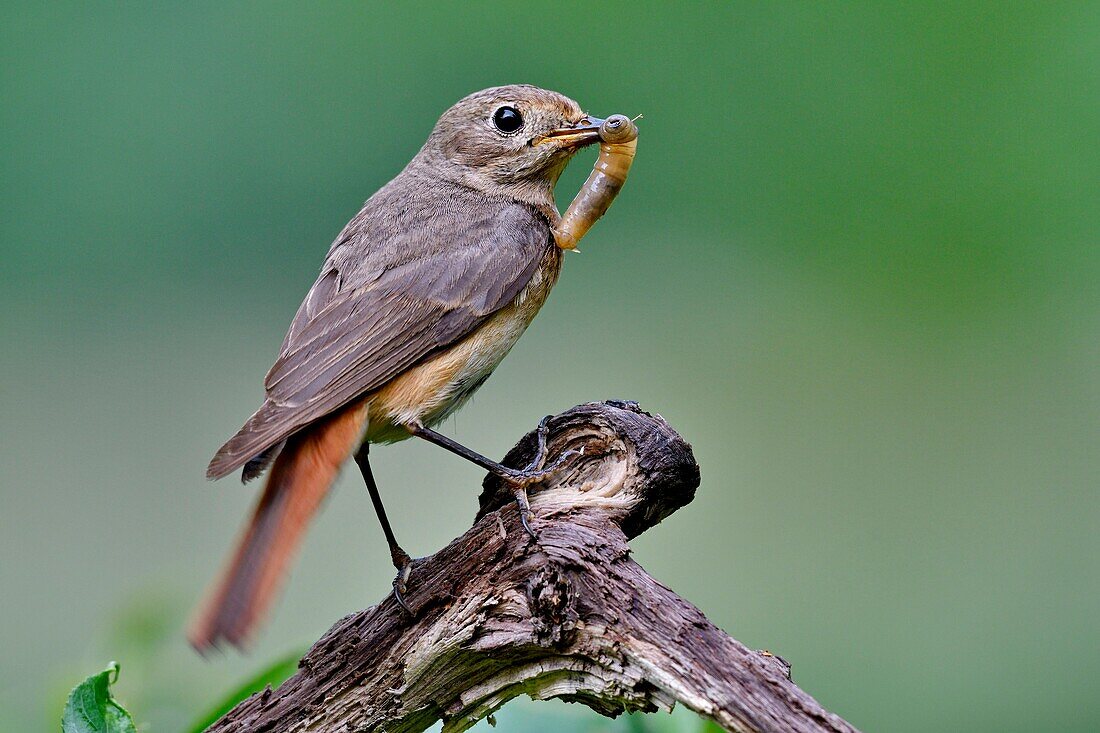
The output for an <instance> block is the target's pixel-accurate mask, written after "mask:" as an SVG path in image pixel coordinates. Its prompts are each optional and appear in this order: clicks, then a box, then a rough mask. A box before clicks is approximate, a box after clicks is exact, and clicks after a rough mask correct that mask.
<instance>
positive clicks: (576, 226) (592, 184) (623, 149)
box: [554, 115, 638, 249]
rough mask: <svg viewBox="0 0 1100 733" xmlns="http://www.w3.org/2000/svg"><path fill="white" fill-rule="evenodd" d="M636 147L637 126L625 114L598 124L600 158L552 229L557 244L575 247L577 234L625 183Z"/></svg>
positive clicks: (579, 234) (580, 232)
mask: <svg viewBox="0 0 1100 733" xmlns="http://www.w3.org/2000/svg"><path fill="white" fill-rule="evenodd" d="M637 147H638V126H637V125H635V124H634V122H633V121H631V120H630V119H628V118H627V117H625V116H623V115H611V116H610V117H608V118H607V119H606V120H605V121H604V123H603V124H602V125H600V157H599V158H597V159H596V164H595V165H594V166H592V172H591V173H590V174H589V175H588V180H587V181H585V182H584V185H583V186H581V190H580V191H578V192H577V195H576V196H575V197H573V201H572V202H571V203H570V204H569V208H568V209H566V211H565V214H563V215H562V217H561V221H560V222H558V225H557V227H555V228H554V240H555V241H556V242H557V243H558V246H559V247H561V248H562V249H576V247H577V242H579V241H580V240H581V237H583V236H584V235H585V234H586V233H587V232H588V230H589V229H591V228H592V225H593V224H595V223H596V220H597V219H599V218H600V217H601V216H603V215H604V213H605V212H606V211H607V210H608V208H610V206H611V202H612V201H614V200H615V197H616V196H617V195H618V194H619V189H621V188H622V187H623V184H624V183H626V175H627V173H628V172H629V171H630V164H631V163H633V162H634V151H635V150H636V149H637Z"/></svg>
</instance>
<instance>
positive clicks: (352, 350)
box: [207, 204, 552, 478]
mask: <svg viewBox="0 0 1100 733" xmlns="http://www.w3.org/2000/svg"><path fill="white" fill-rule="evenodd" d="M481 210H482V214H480V215H472V216H471V213H470V211H469V209H466V210H465V211H457V210H455V211H445V212H439V211H436V212H433V213H434V216H431V217H425V221H426V223H425V225H424V226H421V227H412V228H408V229H406V230H405V231H403V232H402V233H399V234H391V235H389V236H387V237H385V241H383V242H375V241H372V239H373V238H374V237H375V236H376V235H373V234H372V228H371V227H370V226H369V222H366V223H365V224H364V223H363V222H360V224H361V225H360V226H356V221H355V220H353V221H352V223H351V224H349V226H348V228H347V229H345V233H344V234H342V235H341V238H338V239H337V241H336V242H335V243H334V245H333V247H332V250H330V252H329V256H328V258H327V259H326V261H325V266H324V267H323V268H322V271H321V275H320V277H318V279H317V281H316V282H315V283H314V285H313V287H312V288H311V290H310V292H309V294H308V295H307V296H306V299H305V301H304V302H303V303H302V306H301V308H299V310H298V314H297V315H296V316H295V318H294V321H293V323H292V324H291V327H290V330H289V331H288V333H287V337H286V340H285V341H284V343H283V348H282V350H281V352H280V354H279V357H278V359H277V360H276V361H275V364H274V366H272V368H271V371H270V372H269V373H268V375H267V378H266V380H265V382H264V385H265V387H266V390H267V394H266V399H265V400H264V404H263V405H262V406H261V407H260V409H259V410H258V411H257V412H256V414H254V415H253V416H252V417H251V418H250V419H249V420H248V422H247V423H245V425H244V427H242V428H241V430H240V431H239V432H238V433H237V434H236V435H235V436H233V438H232V439H230V440H229V441H228V442H227V443H226V444H225V445H224V446H222V448H221V449H220V450H219V451H218V453H217V454H216V455H215V456H214V459H213V460H212V461H211V462H210V466H209V467H208V469H207V476H208V477H209V478H220V477H222V476H225V475H226V474H228V473H230V472H232V471H233V470H235V469H237V468H239V467H240V466H241V465H243V464H244V463H245V462H246V461H248V460H249V459H250V458H252V457H253V456H255V455H257V454H258V453H260V452H261V451H263V450H265V449H266V448H268V447H269V446H271V445H274V444H276V443H278V442H279V441H281V440H284V439H285V438H286V437H288V436H289V435H291V434H292V433H294V432H295V431H297V430H299V429H300V428H302V427H303V426H305V425H307V424H308V423H310V422H312V421H314V420H316V419H318V418H320V417H322V416H324V415H326V414H328V413H330V412H332V411H333V410H336V409H338V408H339V407H342V406H343V405H346V404H348V403H349V402H351V401H352V400H354V399H355V398H356V397H359V396H360V395H363V394H365V393H367V392H370V391H371V390H373V389H377V388H378V387H380V386H382V385H383V384H385V383H386V382H387V381H389V380H390V379H392V378H393V377H395V376H397V375H398V374H400V373H401V372H403V371H405V370H406V369H408V368H409V367H411V366H413V365H415V364H416V363H417V362H418V361H420V360H422V359H423V358H425V357H426V356H428V355H430V354H432V353H433V352H435V351H437V350H439V349H441V348H444V347H446V346H448V345H450V344H453V343H455V342H456V341H458V340H460V339H461V338H463V337H464V336H466V335H467V334H469V333H470V332H471V331H473V330H474V329H475V328H477V326H478V325H480V324H481V323H482V322H483V321H484V320H485V318H486V317H488V316H489V315H490V314H492V313H493V312H494V311H496V310H498V309H500V308H501V307H503V306H504V305H506V304H508V303H509V302H510V301H512V299H514V298H515V297H516V296H517V295H518V294H519V292H520V291H521V290H522V289H523V287H524V286H525V285H526V284H527V283H528V282H529V281H530V280H531V277H532V276H533V275H534V272H535V270H536V269H537V267H538V265H539V263H540V262H541V260H542V258H543V256H544V255H545V253H546V248H547V247H549V246H552V244H551V240H550V235H549V227H548V225H547V223H546V220H545V219H544V218H542V217H541V215H539V214H537V213H536V212H534V211H533V210H531V209H529V208H527V207H525V206H521V205H518V204H507V205H501V206H493V207H481ZM364 215H369V211H368V209H364V212H362V213H361V214H360V217H362V216H364ZM357 218H359V217H357Z"/></svg>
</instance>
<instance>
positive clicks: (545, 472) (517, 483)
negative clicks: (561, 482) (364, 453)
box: [405, 415, 576, 539]
mask: <svg viewBox="0 0 1100 733" xmlns="http://www.w3.org/2000/svg"><path fill="white" fill-rule="evenodd" d="M549 420H550V415H547V416H546V417H544V418H543V419H542V421H541V422H540V423H539V427H538V431H537V435H538V450H537V452H536V454H535V457H534V459H533V460H532V461H531V462H530V463H528V464H527V466H526V467H524V468H509V467H508V466H504V465H501V464H500V463H497V462H496V461H494V460H492V459H490V458H486V457H485V456H483V455H481V454H480V453H478V452H476V451H473V450H470V449H469V448H467V447H466V446H464V445H462V444H461V443H458V442H457V441H454V440H452V439H451V438H448V437H447V436H446V435H442V434H440V433H437V432H436V431H434V430H432V429H431V428H429V427H427V426H425V425H423V424H421V423H411V424H409V425H406V426H405V428H406V429H407V430H408V431H409V432H410V433H412V434H413V435H415V436H416V437H418V438H423V439H424V440H426V441H428V442H429V443H435V444H436V445H438V446H440V447H441V448H445V449H446V450H449V451H450V452H451V453H454V454H455V455H456V456H461V457H462V458H465V459H466V460H467V461H470V462H471V463H474V464H476V465H478V466H481V467H482V468H484V469H485V470H486V471H488V472H489V473H491V474H493V475H494V476H498V477H500V478H502V479H503V480H505V481H507V482H508V484H509V485H511V487H512V493H513V494H514V495H515V497H516V506H517V507H518V508H519V518H520V522H521V523H522V524H523V528H524V529H525V530H526V531H527V534H529V535H530V536H531V538H532V539H538V538H537V537H535V533H534V531H533V530H532V529H531V524H530V520H531V505H530V503H529V502H528V501H527V487H528V486H530V485H531V484H534V483H538V482H539V481H542V480H543V479H545V478H546V477H547V476H549V475H550V474H552V473H553V472H554V471H556V470H557V469H558V468H560V467H561V465H562V464H563V463H565V461H566V460H567V459H568V458H569V457H570V456H572V455H574V454H575V452H576V451H571V450H570V451H566V452H565V453H563V454H562V455H561V456H559V457H558V459H557V460H556V461H554V462H553V463H552V464H551V465H550V466H546V458H547V454H548V449H547V445H546V437H547V435H548V434H549V432H550V428H549Z"/></svg>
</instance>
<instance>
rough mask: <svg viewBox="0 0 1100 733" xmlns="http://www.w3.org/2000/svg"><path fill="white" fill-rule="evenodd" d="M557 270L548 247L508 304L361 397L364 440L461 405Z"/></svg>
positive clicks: (396, 435)
mask: <svg viewBox="0 0 1100 733" xmlns="http://www.w3.org/2000/svg"><path fill="white" fill-rule="evenodd" d="M560 270H561V252H560V250H558V248H557V247H550V248H548V250H547V254H546V256H545V257H544V258H543V261H542V262H541V263H540V265H539V267H538V269H536V270H535V273H534V275H533V276H532V277H531V281H530V282H529V283H528V284H527V285H526V286H525V287H524V288H523V290H521V291H520V292H519V294H518V295H517V296H516V297H515V298H514V299H513V300H512V302H511V303H509V304H508V305H506V306H505V307H503V308H501V309H500V310H498V311H496V312H495V313H493V314H492V315H490V316H489V317H488V318H487V319H486V320H485V321H483V322H482V323H481V324H480V325H479V326H478V327H477V328H475V329H474V330H473V331H472V332H471V333H469V334H468V335H467V336H466V337H465V338H463V339H461V340H460V341H458V342H456V343H454V344H452V345H451V346H448V347H447V348H445V349H443V350H441V351H439V352H437V353H435V354H433V355H432V356H429V357H428V358H427V359H425V360H424V361H422V362H420V363H419V364H417V365H416V366H414V367H412V368H411V369H408V370H406V371H405V372H402V373H401V374H400V375H398V376H397V377H395V378H393V379H392V380H390V381H389V382H388V383H386V384H385V385H383V386H382V387H380V388H379V389H377V390H375V391H374V392H372V393H371V394H370V395H368V396H367V398H366V401H367V403H368V408H367V415H368V419H367V427H366V431H365V433H364V440H366V441H368V442H371V443H389V442H394V441H397V440H403V439H404V438H407V437H409V433H408V431H407V430H406V429H405V428H404V427H402V426H404V425H408V424H410V423H413V422H418V421H419V422H421V423H423V424H425V425H428V426H431V425H435V424H437V423H439V422H441V421H442V420H444V419H445V418H446V417H447V416H448V415H450V414H452V413H453V412H454V411H455V410H457V409H458V408H459V407H461V406H462V405H463V404H464V403H465V402H466V400H467V399H469V398H470V396H471V395H472V394H473V393H474V392H475V391H476V390H477V389H478V388H479V387H480V386H481V385H482V384H484V382H485V380H486V379H488V378H489V375H490V374H492V373H493V370H494V369H496V368H497V365H499V364H500V362H501V361H502V360H503V359H504V357H505V356H506V355H507V354H508V352H509V351H510V350H511V349H512V347H513V346H514V345H515V343H516V341H518V340H519V337H520V336H522V335H523V332H524V331H525V330H526V329H527V326H528V325H530V323H531V321H532V320H534V318H535V315H536V314H537V313H538V312H539V309H540V308H542V305H543V303H545V302H546V298H547V296H548V295H549V294H550V289H551V288H552V287H553V286H554V283H555V282H557V279H558V273H559V272H560Z"/></svg>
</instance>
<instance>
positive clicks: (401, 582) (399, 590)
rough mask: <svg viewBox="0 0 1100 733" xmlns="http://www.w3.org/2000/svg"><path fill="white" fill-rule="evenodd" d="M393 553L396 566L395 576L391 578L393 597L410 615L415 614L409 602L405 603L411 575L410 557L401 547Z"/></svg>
mask: <svg viewBox="0 0 1100 733" xmlns="http://www.w3.org/2000/svg"><path fill="white" fill-rule="evenodd" d="M391 554H392V555H393V564H394V565H395V566H396V567H397V576H396V577H395V578H394V579H393V597H394V598H396V599H397V603H398V605H399V606H401V608H403V609H405V611H406V613H408V614H409V615H410V616H415V615H416V614H414V613H413V612H412V609H411V608H409V604H407V603H405V593H406V592H408V589H409V576H410V575H412V559H411V558H410V557H409V556H408V554H406V553H405V551H404V550H402V549H401V548H397V549H396V551H395V552H393V553H391Z"/></svg>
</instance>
